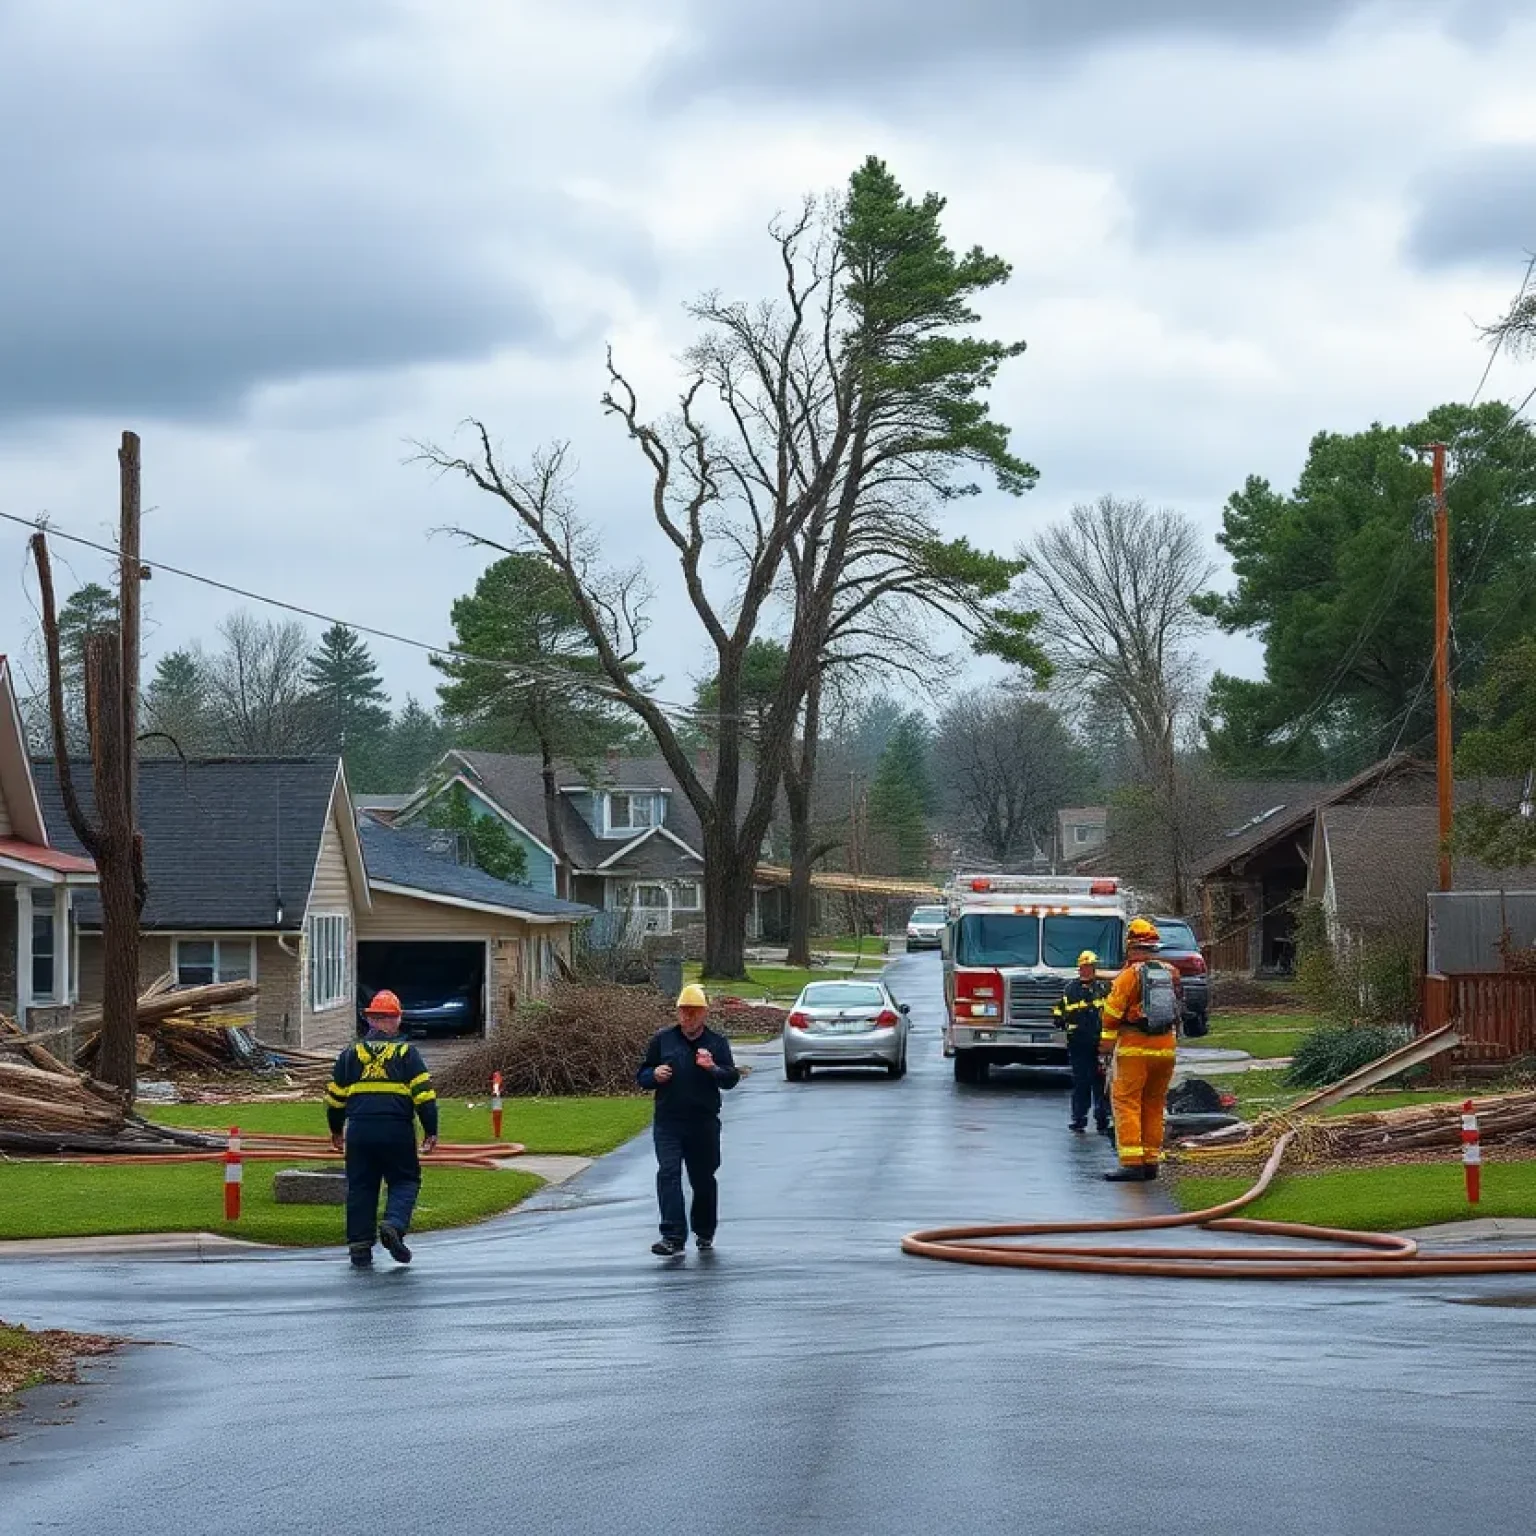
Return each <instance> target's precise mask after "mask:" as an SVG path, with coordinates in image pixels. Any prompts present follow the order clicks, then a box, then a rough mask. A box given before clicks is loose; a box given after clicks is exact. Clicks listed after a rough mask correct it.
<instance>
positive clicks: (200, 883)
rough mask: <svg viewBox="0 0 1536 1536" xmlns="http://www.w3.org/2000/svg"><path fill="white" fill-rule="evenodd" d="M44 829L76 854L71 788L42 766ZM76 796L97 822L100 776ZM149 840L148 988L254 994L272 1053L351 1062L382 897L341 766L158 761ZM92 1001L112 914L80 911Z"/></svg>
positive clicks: (145, 789)
mask: <svg viewBox="0 0 1536 1536" xmlns="http://www.w3.org/2000/svg"><path fill="white" fill-rule="evenodd" d="M34 769H35V771H36V774H37V782H38V788H39V791H40V793H41V796H42V803H43V811H44V817H45V820H46V821H47V823H48V825H49V827H50V828H52V829H54V831H55V833H56V835H57V836H58V837H59V838H60V840H61V841H62V842H63V844H64V845H65V846H66V847H68V848H69V849H71V851H75V852H79V851H82V850H80V849H79V847H78V844H76V843H75V842H74V838H73V834H72V833H71V832H69V831H68V830H67V822H66V820H65V816H64V807H63V801H62V798H61V797H60V794H59V784H58V776H57V774H56V772H55V770H54V767H53V765H52V764H51V763H42V762H38V763H35V764H34ZM74 778H75V788H76V792H77V793H78V794H79V796H80V798H81V801H82V804H83V805H84V808H85V810H86V814H87V815H93V814H94V804H93V798H92V792H91V784H90V772H89V769H88V767H87V766H86V765H84V764H78V765H76V768H75V771H74ZM139 826H140V830H141V831H142V833H143V836H144V872H145V877H146V881H147V884H148V887H149V892H148V897H147V900H146V901H145V904H144V911H143V914H142V916H141V918H140V924H141V938H140V943H139V979H140V982H141V983H142V984H143V985H144V986H148V985H149V984H150V983H151V982H153V981H154V980H155V978H156V977H158V976H161V975H163V974H166V973H169V974H170V975H171V976H172V977H173V978H174V980H175V981H176V983H177V984H178V985H181V986H197V985H200V984H205V983H208V982H214V981H244V980H253V981H255V982H256V983H257V984H258V986H259V987H260V993H259V995H258V998H257V1001H256V1004H255V1011H254V1020H253V1022H254V1025H255V1028H256V1032H257V1033H258V1034H259V1035H260V1036H261V1038H262V1039H264V1040H267V1041H269V1042H271V1043H273V1044H277V1043H283V1044H289V1045H297V1046H303V1047H305V1048H307V1049H320V1050H323V1049H330V1048H332V1047H335V1048H337V1049H339V1048H340V1046H341V1045H342V1044H343V1043H345V1041H346V1040H348V1039H349V1038H350V1037H351V1036H352V1033H353V1029H354V1019H355V1015H356V997H355V990H354V989H355V982H354V977H355V974H356V970H355V951H354V946H355V943H356V933H357V926H358V921H359V918H360V916H362V915H364V914H366V913H367V911H368V909H369V906H370V903H371V896H370V893H369V887H368V880H367V876H366V872H365V870H364V868H363V857H362V848H361V845H360V844H359V842H358V836H357V824H356V821H355V819H354V814H353V810H352V803H351V800H350V798H349V796H348V794H347V783H346V775H345V774H344V773H343V772H342V769H341V765H340V763H339V761H338V760H337V759H336V758H334V757H288V758H254V757H227V758H204V759H194V760H191V761H187V762H183V761H182V760H181V759H180V758H147V759H145V760H144V761H143V762H141V763H140V765H139ZM80 909H81V910H80V929H81V941H80V994H81V996H82V998H84V999H86V1000H88V1001H99V1000H100V998H101V986H102V944H101V906H100V903H99V901H98V900H96V899H95V897H94V896H87V897H84V898H83V899H82V900H81V902H80Z"/></svg>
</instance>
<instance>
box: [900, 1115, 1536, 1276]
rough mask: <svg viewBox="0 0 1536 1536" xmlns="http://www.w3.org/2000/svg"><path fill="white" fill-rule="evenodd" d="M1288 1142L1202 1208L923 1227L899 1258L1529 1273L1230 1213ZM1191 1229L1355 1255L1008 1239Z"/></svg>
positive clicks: (1380, 1238)
mask: <svg viewBox="0 0 1536 1536" xmlns="http://www.w3.org/2000/svg"><path fill="white" fill-rule="evenodd" d="M1294 1136H1295V1132H1294V1131H1288V1132H1287V1133H1286V1134H1285V1135H1283V1136H1281V1137H1280V1139H1279V1140H1278V1141H1277V1142H1276V1143H1275V1146H1274V1149H1273V1151H1271V1153H1270V1155H1269V1160H1268V1161H1267V1162H1266V1163H1265V1165H1264V1171H1263V1172H1262V1173H1261V1174H1260V1175H1259V1179H1258V1182H1257V1183H1256V1184H1254V1186H1253V1188H1252V1189H1249V1190H1247V1191H1246V1192H1245V1193H1243V1194H1241V1195H1239V1196H1237V1198H1236V1199H1234V1200H1228V1201H1226V1202H1225V1203H1224V1204H1221V1205H1213V1206H1211V1207H1209V1208H1208V1209H1207V1210H1203V1211H1189V1212H1186V1213H1183V1214H1178V1215H1169V1216H1140V1217H1133V1218H1130V1219H1128V1220H1121V1221H1039V1222H1021V1223H1017V1224H1011V1225H1001V1226H977V1227H931V1228H929V1229H927V1230H925V1231H921V1232H909V1233H908V1234H907V1235H906V1236H905V1237H904V1238H902V1240H901V1248H902V1252H903V1253H910V1254H914V1255H916V1256H917V1257H918V1258H924V1259H941V1260H944V1261H945V1262H947V1263H951V1264H985V1265H990V1266H995V1267H998V1268H1004V1269H1046V1270H1062V1271H1066V1272H1067V1273H1071V1274H1089V1275H1150V1276H1159V1277H1162V1278H1165V1279H1175V1280H1352V1279H1391V1278H1399V1277H1405V1276H1428V1275H1536V1251H1531V1250H1528V1249H1527V1250H1522V1251H1520V1252H1514V1253H1487V1254H1468V1255H1452V1254H1444V1253H1440V1254H1436V1253H1422V1252H1421V1251H1420V1249H1419V1245H1418V1244H1417V1243H1416V1242H1414V1241H1413V1239H1412V1238H1408V1237H1397V1236H1395V1235H1393V1234H1391V1233H1382V1232H1349V1231H1343V1230H1340V1229H1338V1228H1334V1227H1314V1226H1310V1225H1307V1224H1306V1223H1304V1222H1291V1221H1255V1220H1252V1219H1248V1218H1245V1217H1240V1216H1237V1215H1235V1214H1234V1213H1235V1212H1237V1211H1240V1210H1242V1209H1243V1208H1244V1207H1245V1206H1248V1205H1251V1204H1253V1202H1254V1201H1255V1200H1257V1199H1259V1197H1260V1196H1261V1195H1263V1194H1264V1193H1265V1192H1266V1191H1267V1190H1268V1189H1269V1186H1270V1184H1271V1182H1272V1181H1273V1180H1274V1178H1275V1175H1276V1174H1277V1173H1278V1172H1279V1169H1280V1164H1281V1161H1282V1160H1283V1159H1284V1157H1285V1154H1286V1149H1287V1148H1288V1147H1289V1146H1290V1144H1291V1141H1292V1140H1293V1138H1294ZM1176 1227H1199V1228H1202V1229H1203V1230H1205V1231H1209V1232H1241V1233H1244V1234H1245V1235H1247V1236H1250V1237H1279V1238H1300V1239H1302V1240H1303V1241H1306V1242H1312V1243H1331V1244H1334V1245H1336V1248H1343V1249H1346V1250H1356V1251H1343V1252H1339V1251H1333V1252H1327V1253H1318V1252H1317V1251H1316V1250H1313V1249H1306V1248H1277V1247H1267V1246H1259V1245H1255V1246H1253V1247H1242V1248H1239V1247H1205V1248H1202V1247H1194V1246H1191V1247H1187V1248H1170V1247H1143V1246H1132V1245H1122V1244H1114V1245H1110V1246H1103V1247H1100V1246H1096V1245H1095V1246H1088V1245H1084V1244H1075V1243H1055V1242H1047V1243H1038V1242H1033V1241H1022V1242H1021V1241H1016V1239H1034V1238H1055V1237H1065V1236H1070V1235H1074V1234H1075V1235H1083V1234H1087V1233H1098V1232H1158V1231H1168V1230H1170V1229H1172V1228H1176Z"/></svg>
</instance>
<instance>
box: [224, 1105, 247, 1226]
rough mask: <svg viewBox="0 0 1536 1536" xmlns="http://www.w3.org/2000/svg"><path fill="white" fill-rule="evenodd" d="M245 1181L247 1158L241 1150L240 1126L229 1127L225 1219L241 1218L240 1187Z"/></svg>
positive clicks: (225, 1174)
mask: <svg viewBox="0 0 1536 1536" xmlns="http://www.w3.org/2000/svg"><path fill="white" fill-rule="evenodd" d="M244 1182H245V1160H244V1158H243V1157H242V1155H241V1152H240V1127H239V1126H238V1125H232V1126H230V1128H229V1145H228V1146H227V1147H225V1149H224V1220H225V1221H239V1220H240V1189H241V1186H242V1185H243V1184H244Z"/></svg>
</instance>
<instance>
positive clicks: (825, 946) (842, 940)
mask: <svg viewBox="0 0 1536 1536" xmlns="http://www.w3.org/2000/svg"><path fill="white" fill-rule="evenodd" d="M884 946H885V939H884V937H883V936H882V935H881V934H878V933H877V934H868V933H866V934H865V935H864V937H863V938H862V939H856V938H854V936H853V935H852V934H851V933H845V934H842V935H840V936H839V937H837V938H835V939H812V940H811V950H812V952H813V953H816V954H834V955H859V956H861V957H862V958H863V959H865V960H869V959H875V960H883V959H884V958H885V956H884Z"/></svg>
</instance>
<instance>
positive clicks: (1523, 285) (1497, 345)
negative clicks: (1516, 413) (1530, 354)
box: [1467, 253, 1536, 405]
mask: <svg viewBox="0 0 1536 1536" xmlns="http://www.w3.org/2000/svg"><path fill="white" fill-rule="evenodd" d="M1533 273H1536V253H1533V254H1532V256H1531V259H1530V260H1529V261H1528V262H1527V263H1526V265H1525V276H1524V278H1522V279H1521V282H1520V291H1519V292H1518V293H1517V294H1516V295H1515V302H1514V303H1513V304H1512V305H1510V309H1509V312H1510V314H1511V315H1513V314H1514V312H1515V311H1516V310H1517V309H1519V308H1520V301H1521V300H1522V299H1523V298H1524V297H1525V290H1526V289H1527V288H1529V287H1530V286H1531V276H1532V274H1533ZM1508 337H1509V332H1508V331H1507V330H1503V331H1500V332H1499V337H1498V340H1497V341H1495V342H1494V344H1493V350H1492V351H1491V352H1490V353H1489V354H1488V366H1487V367H1486V368H1484V369H1483V376H1482V378H1480V379H1479V380H1478V381H1477V388H1476V389H1474V390H1473V391H1472V398H1471V400H1469V401H1468V402H1467V403H1468V404H1469V405H1476V404H1477V397H1478V396H1479V395H1480V394H1482V392H1483V386H1484V385H1486V384H1487V382H1488V376H1489V374H1491V373H1492V372H1493V365H1494V364H1495V363H1496V362H1498V360H1499V353H1500V352H1502V351H1503V350H1504V343H1505V341H1506V340H1507V339H1508Z"/></svg>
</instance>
